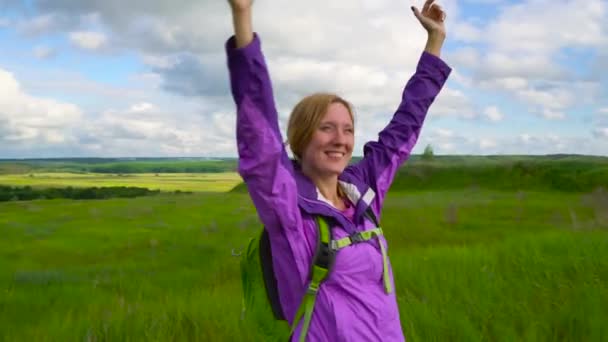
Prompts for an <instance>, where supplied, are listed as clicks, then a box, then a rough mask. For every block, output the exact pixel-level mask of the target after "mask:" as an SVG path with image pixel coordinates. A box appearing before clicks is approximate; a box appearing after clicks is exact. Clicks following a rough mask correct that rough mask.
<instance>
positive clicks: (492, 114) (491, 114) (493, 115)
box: [483, 106, 505, 122]
mask: <svg viewBox="0 0 608 342" xmlns="http://www.w3.org/2000/svg"><path fill="white" fill-rule="evenodd" d="M483 115H484V116H485V117H486V118H487V119H488V120H490V121H494V122H498V121H502V120H503V119H504V117H505V116H504V115H503V114H502V113H501V112H500V110H499V109H498V107H496V106H490V107H486V108H485V109H484V111H483Z"/></svg>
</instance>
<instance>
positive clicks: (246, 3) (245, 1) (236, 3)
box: [228, 0, 253, 11]
mask: <svg viewBox="0 0 608 342" xmlns="http://www.w3.org/2000/svg"><path fill="white" fill-rule="evenodd" d="M228 3H229V4H230V7H231V8H232V10H233V11H244V10H248V9H250V8H251V5H252V4H253V0H228Z"/></svg>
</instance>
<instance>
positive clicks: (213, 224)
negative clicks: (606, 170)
mask: <svg viewBox="0 0 608 342" xmlns="http://www.w3.org/2000/svg"><path fill="white" fill-rule="evenodd" d="M37 178H38V175H37V176H36V177H34V179H36V181H38V179H37ZM40 178H42V177H40ZM110 178H111V177H108V179H110ZM123 179H124V180H125V181H126V180H136V179H137V177H134V178H120V179H119V180H120V181H122V180H123ZM153 179H154V176H147V177H145V178H143V180H142V182H150V183H154V184H156V182H153ZM23 180H24V182H25V180H30V181H31V179H30V178H24V179H23ZM51 180H52V178H51ZM54 181H57V182H60V181H61V179H58V178H55V179H54ZM73 181H77V180H74V179H72V178H70V181H69V182H73ZM79 181H82V182H83V183H82V184H89V183H86V182H87V181H90V182H92V183H90V184H93V183H94V184H96V186H99V183H96V181H93V180H89V179H81V180H79ZM184 182H186V183H187V182H188V181H187V180H184ZM200 182H201V183H204V182H205V181H204V179H201V180H200ZM67 183H68V182H65V183H61V184H62V185H66V184H67ZM28 184H31V183H28ZM43 184H49V183H40V184H39V185H43ZM70 184H71V183H70ZM124 184H128V185H134V183H133V182H128V183H124ZM148 184H149V183H148ZM11 185H15V184H14V183H13V184H11ZM121 185H123V184H122V183H121ZM189 186H191V188H189V189H190V190H196V189H199V188H198V187H199V186H201V185H200V184H198V183H197V181H191V183H190V185H189ZM181 190H187V189H184V188H181ZM382 224H383V227H384V229H385V231H386V235H387V238H388V241H389V255H390V257H391V262H392V264H393V268H394V272H395V276H396V291H397V295H398V301H399V305H400V311H401V321H402V325H403V329H404V332H405V334H406V336H407V338H408V341H607V340H608V328H606V327H605V325H604V324H605V322H608V305H607V303H608V285H607V284H608V195H607V194H606V192H605V191H603V190H596V191H594V192H582V193H576V192H569V193H563V192H550V191H537V192H531V191H491V190H484V189H480V188H463V189H457V190H450V191H416V192H391V193H389V195H388V196H387V200H386V204H385V209H384V214H383V217H382ZM258 229H260V225H259V223H258V221H257V219H256V214H255V211H254V208H253V207H252V205H251V202H250V200H249V198H248V197H247V195H246V194H243V193H221V192H218V193H196V194H181V195H170V194H161V195H159V196H153V197H142V198H136V199H112V200H98V201H72V200H44V201H26V202H5V203H0V236H2V239H0V341H83V340H86V341H169V340H170V341H178V340H200V341H262V340H263V338H262V337H260V336H259V335H257V334H256V333H255V332H251V331H249V330H246V329H241V327H240V322H239V314H240V309H241V307H240V304H241V292H240V291H241V289H240V279H239V276H240V275H239V271H238V262H239V259H238V258H236V257H233V256H231V251H232V249H233V248H236V249H239V248H240V247H242V246H243V245H244V244H245V242H246V240H247V239H248V238H249V237H250V236H251V235H252V234H255V233H256V232H257V230H258Z"/></svg>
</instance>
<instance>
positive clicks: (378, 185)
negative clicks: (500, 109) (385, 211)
mask: <svg viewBox="0 0 608 342" xmlns="http://www.w3.org/2000/svg"><path fill="white" fill-rule="evenodd" d="M450 72H451V68H450V67H449V66H448V65H447V64H445V63H444V62H443V61H442V60H441V59H440V58H438V57H437V56H434V55H432V54H429V53H427V52H426V51H425V52H423V53H422V56H421V57H420V60H419V62H418V66H417V68H416V72H415V74H414V75H413V76H412V78H410V80H409V81H408V82H407V84H406V86H405V89H404V90H403V93H402V97H401V104H400V105H399V107H398V108H397V111H396V112H395V114H394V115H393V118H392V119H391V121H390V122H389V124H388V125H387V126H386V127H385V128H384V129H383V130H382V131H381V132H380V133H379V135H378V141H370V142H368V143H366V144H365V146H364V148H363V159H362V160H361V161H360V162H358V163H357V164H355V165H353V166H352V167H350V168H349V169H350V171H351V172H353V173H354V174H355V175H356V176H357V177H359V178H360V179H363V180H364V181H365V182H366V183H367V184H369V185H370V186H371V187H372V189H373V190H374V191H375V192H376V194H377V196H378V197H377V199H378V200H379V201H380V202H379V203H382V202H383V200H384V196H385V195H386V192H387V191H388V189H389V187H390V185H391V183H392V181H393V178H394V176H395V173H396V172H397V170H398V169H399V167H400V166H401V165H402V164H403V163H404V162H405V161H406V160H407V158H409V156H410V153H411V151H412V149H413V148H414V145H415V144H416V141H417V140H418V136H419V135H420V131H421V129H422V124H423V122H424V119H425V117H426V114H427V111H428V109H429V107H430V105H431V104H432V103H433V101H434V100H435V97H436V96H437V94H438V93H439V91H440V90H441V88H442V87H443V85H444V83H445V82H446V80H447V78H448V76H449V74H450Z"/></svg>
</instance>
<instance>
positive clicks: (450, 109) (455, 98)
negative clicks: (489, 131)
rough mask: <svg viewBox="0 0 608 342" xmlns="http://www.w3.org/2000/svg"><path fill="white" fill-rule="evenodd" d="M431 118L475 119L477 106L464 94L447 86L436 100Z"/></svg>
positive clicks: (430, 112)
mask: <svg viewBox="0 0 608 342" xmlns="http://www.w3.org/2000/svg"><path fill="white" fill-rule="evenodd" d="M429 116H431V117H455V118H462V119H475V118H477V117H478V114H477V109H476V108H475V105H474V104H473V103H472V102H471V100H470V98H469V97H468V96H467V95H466V94H465V93H464V92H462V91H460V90H458V89H452V88H450V87H447V86H446V87H444V88H443V89H442V90H441V92H440V93H439V95H438V96H437V97H436V98H435V102H434V103H433V105H432V106H431V108H430V109H429Z"/></svg>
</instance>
